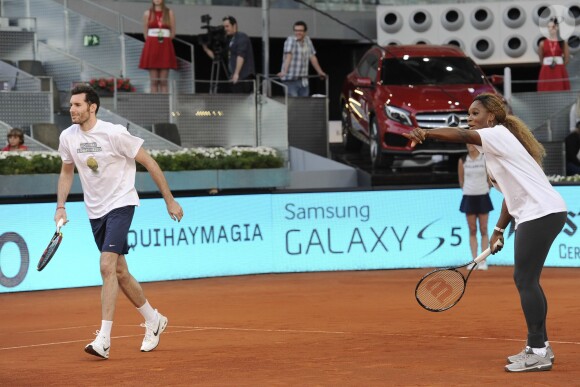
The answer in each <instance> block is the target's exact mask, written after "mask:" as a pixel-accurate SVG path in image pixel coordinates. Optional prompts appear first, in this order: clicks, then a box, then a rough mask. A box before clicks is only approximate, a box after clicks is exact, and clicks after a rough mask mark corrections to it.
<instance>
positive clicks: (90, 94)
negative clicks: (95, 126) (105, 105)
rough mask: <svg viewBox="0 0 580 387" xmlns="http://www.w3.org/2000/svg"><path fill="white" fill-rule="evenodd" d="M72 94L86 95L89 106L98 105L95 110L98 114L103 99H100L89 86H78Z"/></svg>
mask: <svg viewBox="0 0 580 387" xmlns="http://www.w3.org/2000/svg"><path fill="white" fill-rule="evenodd" d="M70 93H71V95H77V94H84V95H85V102H86V103H88V104H89V105H92V104H96V105H97V110H95V114H97V112H98V111H99V107H100V106H101V99H100V98H99V94H97V92H96V91H95V89H93V88H92V87H91V86H90V85H89V84H81V85H76V86H75V87H74V88H73V89H72V90H71V92H70Z"/></svg>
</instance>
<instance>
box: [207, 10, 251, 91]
mask: <svg viewBox="0 0 580 387" xmlns="http://www.w3.org/2000/svg"><path fill="white" fill-rule="evenodd" d="M222 25H223V27H224V30H225V33H226V36H227V37H228V39H229V43H228V45H229V50H228V52H227V58H228V71H229V74H230V79H231V81H232V83H233V85H232V93H251V92H253V87H254V85H253V83H252V82H244V81H249V80H253V79H255V70H254V52H253V49H252V42H251V41H250V38H249V37H248V35H246V34H245V33H243V32H240V31H238V22H237V21H236V19H235V18H234V17H233V16H226V17H224V18H223V19H222ZM202 47H203V50H204V51H205V52H206V53H207V55H208V56H209V57H210V58H212V59H213V60H215V59H216V57H215V53H214V52H213V51H212V50H211V49H210V48H209V47H208V46H207V45H205V44H202Z"/></svg>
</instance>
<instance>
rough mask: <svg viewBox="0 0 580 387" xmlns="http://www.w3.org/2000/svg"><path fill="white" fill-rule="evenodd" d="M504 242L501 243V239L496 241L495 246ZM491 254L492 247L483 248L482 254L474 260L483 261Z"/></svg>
mask: <svg viewBox="0 0 580 387" xmlns="http://www.w3.org/2000/svg"><path fill="white" fill-rule="evenodd" d="M502 245H503V244H502V243H501V241H499V240H498V241H497V242H495V245H494V247H498V246H502ZM490 254H491V247H488V248H487V249H485V250H483V251H482V252H481V254H479V255H478V256H477V257H476V258H475V259H474V260H473V262H474V263H479V262H481V261H483V260H484V259H485V258H487V257H489V255H490Z"/></svg>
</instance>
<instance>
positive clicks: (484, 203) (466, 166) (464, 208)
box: [457, 144, 493, 270]
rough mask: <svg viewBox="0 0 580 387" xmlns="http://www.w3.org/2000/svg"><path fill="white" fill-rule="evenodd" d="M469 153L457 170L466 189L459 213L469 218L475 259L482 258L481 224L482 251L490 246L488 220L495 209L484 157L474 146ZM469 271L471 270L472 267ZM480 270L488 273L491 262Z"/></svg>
mask: <svg viewBox="0 0 580 387" xmlns="http://www.w3.org/2000/svg"><path fill="white" fill-rule="evenodd" d="M467 150H468V153H467V155H466V156H465V157H462V158H460V159H459V163H458V167H457V171H458V175H459V186H460V187H461V189H462V190H463V198H462V199H461V205H460V206H459V211H461V212H463V213H464V214H465V216H466V218H467V226H468V227H469V247H470V248H471V255H472V257H473V258H475V257H477V255H478V241H477V228H478V227H477V224H478V223H479V233H480V235H481V251H483V250H485V249H487V248H488V246H489V236H488V234H487V221H488V218H489V212H490V211H492V210H493V205H492V204H491V199H490V198H489V187H490V182H489V179H488V177H487V171H486V169H485V159H484V158H483V154H481V153H479V151H478V150H477V149H475V147H474V146H473V145H471V144H467ZM469 268H470V269H471V266H470V267H469ZM477 269H479V270H487V262H486V261H485V260H484V261H481V262H480V263H479V265H478V266H477Z"/></svg>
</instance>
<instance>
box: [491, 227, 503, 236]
mask: <svg viewBox="0 0 580 387" xmlns="http://www.w3.org/2000/svg"><path fill="white" fill-rule="evenodd" d="M493 229H494V230H495V231H498V232H501V233H502V234H503V232H504V231H505V229H504V228H499V227H497V226H495V227H494V228H493Z"/></svg>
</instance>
